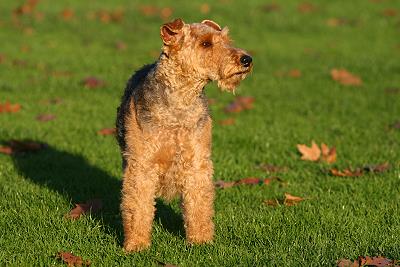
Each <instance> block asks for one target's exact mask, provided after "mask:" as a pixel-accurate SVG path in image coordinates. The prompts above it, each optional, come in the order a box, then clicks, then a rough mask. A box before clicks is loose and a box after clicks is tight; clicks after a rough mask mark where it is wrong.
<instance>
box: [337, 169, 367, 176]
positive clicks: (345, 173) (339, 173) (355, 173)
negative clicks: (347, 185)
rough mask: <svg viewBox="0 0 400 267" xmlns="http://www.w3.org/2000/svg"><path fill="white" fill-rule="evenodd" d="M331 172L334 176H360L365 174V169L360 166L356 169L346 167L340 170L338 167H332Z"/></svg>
mask: <svg viewBox="0 0 400 267" xmlns="http://www.w3.org/2000/svg"><path fill="white" fill-rule="evenodd" d="M330 173H331V174H332V175H333V176H339V177H358V176H361V175H363V170H362V169H360V168H357V169H355V170H351V169H344V170H342V171H341V170H338V169H336V168H332V169H330Z"/></svg>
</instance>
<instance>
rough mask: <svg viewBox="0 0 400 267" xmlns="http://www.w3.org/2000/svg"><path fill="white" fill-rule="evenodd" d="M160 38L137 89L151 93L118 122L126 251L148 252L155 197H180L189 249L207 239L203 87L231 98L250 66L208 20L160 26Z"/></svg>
mask: <svg viewBox="0 0 400 267" xmlns="http://www.w3.org/2000/svg"><path fill="white" fill-rule="evenodd" d="M161 38H162V40H163V42H164V46H163V49H162V50H163V53H162V55H161V56H160V58H159V60H158V62H157V63H156V68H155V69H154V70H152V71H150V72H149V73H148V75H147V77H146V79H145V81H144V82H143V83H142V84H140V85H139V87H140V88H138V92H143V94H145V93H146V92H147V91H149V90H150V89H154V92H155V93H153V94H154V95H150V97H148V96H147V95H144V97H143V99H144V100H137V101H133V100H132V101H131V102H130V106H129V109H130V110H129V116H128V117H127V118H125V125H126V136H125V140H126V147H127V148H126V150H125V151H123V153H124V155H123V156H124V158H125V159H126V167H125V170H124V177H123V189H122V204H121V210H122V219H123V224H124V233H125V241H124V249H125V251H127V252H132V251H140V250H142V249H145V248H147V247H149V246H150V243H151V228H152V222H153V218H154V212H155V207H154V205H155V198H157V197H163V198H165V199H167V200H170V199H172V198H174V197H175V196H180V197H181V198H182V209H183V217H184V226H185V231H186V237H187V240H188V242H189V243H193V244H200V243H205V242H210V241H211V240H212V239H213V235H214V224H213V221H212V217H213V215H214V209H213V201H214V186H213V182H212V175H213V165H212V162H211V127H212V125H211V118H210V116H209V114H208V107H207V101H206V99H205V96H204V93H203V88H204V86H205V85H206V84H207V83H208V82H209V81H211V80H215V81H217V82H218V86H220V87H221V88H222V89H227V90H230V91H233V90H234V88H236V86H237V85H238V84H239V82H240V81H241V80H242V79H244V78H245V76H246V74H247V73H248V72H249V71H250V70H251V67H252V65H251V66H250V67H246V68H245V67H243V66H242V65H241V63H240V57H241V56H242V55H247V53H246V52H245V51H244V50H241V49H238V48H234V47H232V46H231V41H230V39H229V37H228V30H227V29H226V28H224V29H222V30H221V28H220V26H219V25H218V24H216V23H215V22H212V21H209V20H207V21H204V22H203V23H194V24H185V23H184V22H183V21H182V20H179V19H178V20H175V21H173V22H171V23H168V24H165V25H163V26H162V27H161ZM205 42H208V43H211V47H205V46H207V43H206V44H205V45H204V43H205ZM147 88H148V89H147ZM157 88H161V89H159V90H158V89H157ZM156 89H157V90H156ZM146 90H147V91H146ZM146 97H147V98H149V99H150V100H148V101H147V102H145V104H143V103H144V101H145V100H146V99H147V98H146ZM143 105H145V109H144V106H143ZM144 110H146V112H147V113H145V111H144ZM149 114H150V115H149Z"/></svg>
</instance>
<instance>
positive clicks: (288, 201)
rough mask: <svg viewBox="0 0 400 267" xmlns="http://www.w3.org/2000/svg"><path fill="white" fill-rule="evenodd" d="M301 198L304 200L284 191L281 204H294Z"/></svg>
mask: <svg viewBox="0 0 400 267" xmlns="http://www.w3.org/2000/svg"><path fill="white" fill-rule="evenodd" d="M303 200H304V198H301V197H296V196H293V195H291V194H289V193H285V200H284V202H283V204H284V205H285V206H295V205H297V204H298V203H299V202H301V201H303Z"/></svg>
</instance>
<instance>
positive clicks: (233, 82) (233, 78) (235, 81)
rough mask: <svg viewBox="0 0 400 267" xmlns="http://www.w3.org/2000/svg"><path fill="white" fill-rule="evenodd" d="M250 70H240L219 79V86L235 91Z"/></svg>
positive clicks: (222, 88)
mask: <svg viewBox="0 0 400 267" xmlns="http://www.w3.org/2000/svg"><path fill="white" fill-rule="evenodd" d="M247 74H248V72H240V73H236V74H233V75H230V76H228V77H227V78H222V79H219V80H218V87H219V88H220V89H221V90H225V91H229V92H233V93H235V89H236V88H237V87H238V86H239V84H240V82H241V81H242V80H243V79H244V78H246V76H247Z"/></svg>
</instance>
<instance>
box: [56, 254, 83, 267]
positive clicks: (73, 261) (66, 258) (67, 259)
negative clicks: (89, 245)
mask: <svg viewBox="0 0 400 267" xmlns="http://www.w3.org/2000/svg"><path fill="white" fill-rule="evenodd" d="M56 258H57V259H61V260H62V261H63V262H64V263H66V264H67V265H68V266H70V267H72V266H77V267H78V266H79V267H80V266H90V261H89V260H86V261H84V260H83V259H82V257H79V256H75V255H74V254H72V253H71V252H65V251H61V252H58V253H57V256H56Z"/></svg>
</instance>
